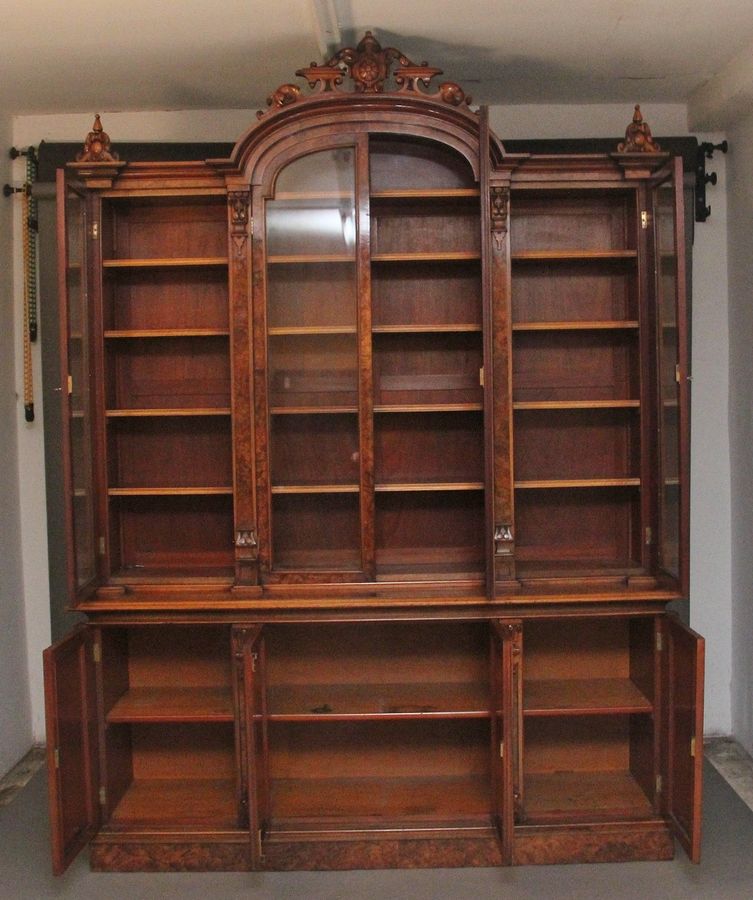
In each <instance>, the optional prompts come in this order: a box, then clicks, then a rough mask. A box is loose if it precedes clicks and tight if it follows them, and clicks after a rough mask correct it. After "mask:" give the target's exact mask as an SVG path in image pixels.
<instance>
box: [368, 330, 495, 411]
mask: <svg viewBox="0 0 753 900" xmlns="http://www.w3.org/2000/svg"><path fill="white" fill-rule="evenodd" d="M373 352H374V394H375V403H376V404H377V405H382V404H384V405H387V404H401V403H480V402H481V400H482V390H481V387H480V384H479V371H480V369H481V365H482V350H481V339H480V336H479V335H478V334H452V335H448V334H440V335H436V334H411V335H394V334H380V335H375V337H374V348H373Z"/></svg>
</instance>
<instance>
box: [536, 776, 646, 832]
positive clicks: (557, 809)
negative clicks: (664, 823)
mask: <svg viewBox="0 0 753 900" xmlns="http://www.w3.org/2000/svg"><path fill="white" fill-rule="evenodd" d="M523 784H524V789H523V802H524V808H525V821H526V824H536V823H539V822H540V823H542V824H543V823H546V822H563V821H583V820H590V819H594V818H596V819H611V818H624V819H640V818H652V817H653V816H654V811H653V807H652V804H651V802H650V801H649V800H648V798H647V797H646V795H645V794H644V792H643V790H642V789H641V787H640V785H639V784H638V782H637V781H636V780H635V778H633V776H632V775H631V774H630V772H589V771H577V772H546V773H535V774H534V773H530V774H527V775H525V777H524V782H523Z"/></svg>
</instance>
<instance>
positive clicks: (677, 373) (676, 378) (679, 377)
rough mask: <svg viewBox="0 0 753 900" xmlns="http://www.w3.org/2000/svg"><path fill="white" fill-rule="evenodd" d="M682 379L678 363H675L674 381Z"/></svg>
mask: <svg viewBox="0 0 753 900" xmlns="http://www.w3.org/2000/svg"><path fill="white" fill-rule="evenodd" d="M681 380H682V373H681V371H680V363H677V365H676V366H675V381H676V382H677V383H678V384H679V383H680V381H681Z"/></svg>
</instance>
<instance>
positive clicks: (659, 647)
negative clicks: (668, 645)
mask: <svg viewBox="0 0 753 900" xmlns="http://www.w3.org/2000/svg"><path fill="white" fill-rule="evenodd" d="M663 649H664V641H663V640H662V634H661V631H657V632H656V652H657V653H661V652H662V650H663Z"/></svg>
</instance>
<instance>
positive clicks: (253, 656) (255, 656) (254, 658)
mask: <svg viewBox="0 0 753 900" xmlns="http://www.w3.org/2000/svg"><path fill="white" fill-rule="evenodd" d="M258 659H259V654H258V653H252V654H251V671H252V672H255V671H256V661H257V660H258Z"/></svg>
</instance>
